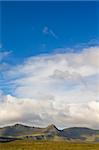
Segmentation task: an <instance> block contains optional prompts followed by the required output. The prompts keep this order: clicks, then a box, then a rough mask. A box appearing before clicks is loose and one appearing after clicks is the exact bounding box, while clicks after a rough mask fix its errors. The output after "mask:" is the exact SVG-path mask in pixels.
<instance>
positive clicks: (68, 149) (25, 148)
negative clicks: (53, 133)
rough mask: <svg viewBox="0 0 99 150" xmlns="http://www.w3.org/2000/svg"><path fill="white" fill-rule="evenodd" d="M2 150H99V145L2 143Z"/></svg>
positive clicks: (0, 146) (0, 145)
mask: <svg viewBox="0 0 99 150" xmlns="http://www.w3.org/2000/svg"><path fill="white" fill-rule="evenodd" d="M0 150H99V143H80V142H78V143H73V142H65V141H31V140H25V141H14V142H8V143H0Z"/></svg>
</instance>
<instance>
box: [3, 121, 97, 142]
mask: <svg viewBox="0 0 99 150" xmlns="http://www.w3.org/2000/svg"><path fill="white" fill-rule="evenodd" d="M9 138H10V140H12V139H14V140H15V139H33V140H56V139H58V140H60V139H63V140H68V141H71V140H74V141H76V140H80V141H91V142H99V130H95V129H91V128H87V127H70V128H64V129H61V130H60V129H58V128H57V127H56V126H55V125H54V124H50V125H48V126H47V127H45V128H40V127H31V126H27V125H23V124H14V125H10V126H5V127H2V128H0V141H2V139H4V140H5V139H7V140H9Z"/></svg>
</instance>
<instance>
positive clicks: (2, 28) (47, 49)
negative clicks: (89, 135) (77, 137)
mask: <svg viewBox="0 0 99 150" xmlns="http://www.w3.org/2000/svg"><path fill="white" fill-rule="evenodd" d="M0 8H1V11H0V20H1V23H0V126H4V125H8V124H14V123H18V122H19V123H24V124H27V125H31V126H46V125H48V124H52V123H53V124H55V125H56V126H57V127H59V128H64V127H71V126H84V127H85V126H86V127H90V128H99V127H98V124H99V95H98V92H99V78H98V77H99V19H98V18H99V13H98V12H99V2H95V1H90V2H88V1H87V2H84V1H74V2H73V1H70V2H69V1H62V2H61V1H59V2H55V1H53V2H52V1H50V2H43V1H39V2H33V1H30V2H28V1H24V2H22V1H16V2H14V1H2V2H0ZM27 110H28V111H27ZM86 115H88V116H89V117H88V118H86Z"/></svg>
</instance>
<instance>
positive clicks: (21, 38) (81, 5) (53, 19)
mask: <svg viewBox="0 0 99 150" xmlns="http://www.w3.org/2000/svg"><path fill="white" fill-rule="evenodd" d="M1 7H2V9H1V10H2V13H1V15H2V19H1V23H2V33H1V35H2V36H1V39H0V40H1V43H2V45H3V50H11V51H13V54H14V56H15V57H18V58H19V59H20V58H21V59H22V58H24V57H28V56H31V55H37V54H41V53H50V52H52V51H53V50H54V49H57V48H63V47H72V46H74V45H78V44H81V43H88V42H89V41H91V40H97V39H98V37H99V32H98V19H97V18H98V17H99V16H98V13H97V11H98V10H97V7H98V5H97V4H96V2H80V1H78V2H33V1H32V2H28V1H26V2H18V1H17V2H13V1H12V2H2V4H1ZM46 27H47V28H48V30H49V31H48V32H50V31H52V33H44V32H43V31H44V28H46Z"/></svg>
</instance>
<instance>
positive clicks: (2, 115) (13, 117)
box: [0, 95, 99, 128]
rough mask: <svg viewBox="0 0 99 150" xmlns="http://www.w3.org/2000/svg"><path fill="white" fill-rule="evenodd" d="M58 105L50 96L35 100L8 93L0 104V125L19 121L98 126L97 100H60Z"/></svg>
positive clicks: (32, 123)
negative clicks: (86, 101)
mask: <svg viewBox="0 0 99 150" xmlns="http://www.w3.org/2000/svg"><path fill="white" fill-rule="evenodd" d="M59 106H60V107H57V105H56V104H55V103H54V99H52V97H51V99H50V97H49V99H48V97H47V100H44V99H41V100H39V101H37V100H34V99H20V98H15V97H12V96H10V95H8V96H6V97H5V98H4V100H3V102H2V103H1V104H0V125H1V126H2V125H4V124H13V123H15V122H21V123H26V124H28V125H32V126H33V125H35V126H46V125H48V124H50V123H51V122H52V123H54V124H56V125H57V126H58V127H60V128H62V127H69V126H88V127H91V128H98V124H99V102H97V101H90V102H88V103H86V104H85V103H81V104H74V103H71V104H67V103H64V104H62V103H61V101H60V103H59ZM86 116H87V117H86Z"/></svg>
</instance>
